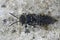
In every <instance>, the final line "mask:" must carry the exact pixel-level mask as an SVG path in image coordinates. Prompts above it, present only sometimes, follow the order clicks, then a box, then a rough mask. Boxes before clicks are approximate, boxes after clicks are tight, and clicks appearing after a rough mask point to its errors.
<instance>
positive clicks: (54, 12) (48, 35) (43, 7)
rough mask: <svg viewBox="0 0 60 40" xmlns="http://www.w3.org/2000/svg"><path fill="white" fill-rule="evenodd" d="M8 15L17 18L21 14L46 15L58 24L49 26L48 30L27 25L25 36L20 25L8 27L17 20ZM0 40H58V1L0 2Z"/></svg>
mask: <svg viewBox="0 0 60 40" xmlns="http://www.w3.org/2000/svg"><path fill="white" fill-rule="evenodd" d="M9 13H12V14H14V15H15V16H17V17H19V16H20V15H21V14H22V13H27V14H28V13H35V14H47V15H50V16H52V17H54V18H56V19H57V20H58V22H56V23H54V24H52V25H49V26H48V30H45V29H44V28H41V27H39V26H37V28H33V26H29V25H28V26H29V27H28V29H29V30H30V33H28V34H27V33H25V27H24V25H23V26H22V25H21V23H16V24H14V25H12V26H10V27H9V25H10V24H11V23H13V22H15V21H17V20H18V19H17V18H15V17H13V16H12V15H10V14H9ZM4 19H6V21H3V20H4ZM18 24H19V25H18ZM12 30H15V31H12ZM33 37H35V38H34V39H33ZM0 40H60V0H0Z"/></svg>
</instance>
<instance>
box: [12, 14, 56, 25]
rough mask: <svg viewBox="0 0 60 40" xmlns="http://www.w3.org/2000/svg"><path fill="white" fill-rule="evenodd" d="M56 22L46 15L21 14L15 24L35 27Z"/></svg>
mask: <svg viewBox="0 0 60 40" xmlns="http://www.w3.org/2000/svg"><path fill="white" fill-rule="evenodd" d="M13 16H14V15H13ZM14 17H16V16H14ZM16 18H17V17H16ZM56 21H57V20H56V19H55V18H53V17H51V16H48V15H41V14H39V15H38V14H22V15H21V16H20V17H19V21H17V22H20V23H22V25H23V24H28V25H31V26H35V25H40V26H45V25H49V24H53V23H55V22H56Z"/></svg>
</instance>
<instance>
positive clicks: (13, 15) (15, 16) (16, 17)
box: [9, 13, 19, 19]
mask: <svg viewBox="0 0 60 40" xmlns="http://www.w3.org/2000/svg"><path fill="white" fill-rule="evenodd" d="M9 14H10V15H12V16H14V17H16V18H17V19H19V18H18V17H17V16H15V15H14V14H12V13H9Z"/></svg>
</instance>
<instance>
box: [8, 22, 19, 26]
mask: <svg viewBox="0 0 60 40" xmlns="http://www.w3.org/2000/svg"><path fill="white" fill-rule="evenodd" d="M17 22H19V21H16V22H14V23H12V24H10V25H9V26H11V25H13V24H15V23H17Z"/></svg>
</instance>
